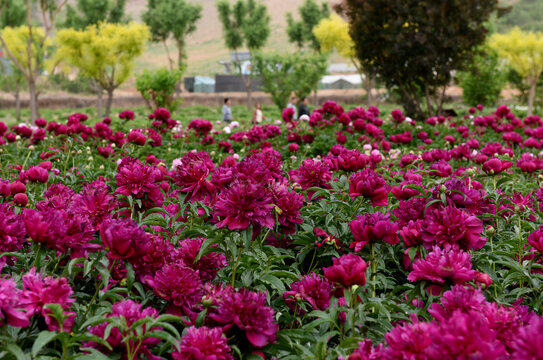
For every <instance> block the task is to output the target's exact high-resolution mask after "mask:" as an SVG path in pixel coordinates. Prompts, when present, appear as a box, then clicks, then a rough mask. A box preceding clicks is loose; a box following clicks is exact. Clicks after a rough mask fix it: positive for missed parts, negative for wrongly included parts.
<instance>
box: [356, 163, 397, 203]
mask: <svg viewBox="0 0 543 360" xmlns="http://www.w3.org/2000/svg"><path fill="white" fill-rule="evenodd" d="M388 191H389V190H388V186H387V184H386V182H385V179H383V177H382V176H381V175H379V174H378V173H376V172H375V171H373V170H371V169H365V170H362V171H359V172H357V173H355V174H353V175H351V177H350V178H349V194H350V195H351V198H355V197H357V196H363V197H366V198H369V199H370V200H371V204H372V205H373V206H387V205H388Z"/></svg>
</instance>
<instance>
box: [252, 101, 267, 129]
mask: <svg viewBox="0 0 543 360" xmlns="http://www.w3.org/2000/svg"><path fill="white" fill-rule="evenodd" d="M263 119H264V116H263V115H262V105H260V104H256V106H255V111H253V125H256V124H260V123H261V122H262V120H263Z"/></svg>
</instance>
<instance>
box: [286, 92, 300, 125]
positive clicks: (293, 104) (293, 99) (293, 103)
mask: <svg viewBox="0 0 543 360" xmlns="http://www.w3.org/2000/svg"><path fill="white" fill-rule="evenodd" d="M287 108H291V109H294V116H293V117H292V120H298V109H296V96H292V97H291V98H290V101H289V102H288V104H287Z"/></svg>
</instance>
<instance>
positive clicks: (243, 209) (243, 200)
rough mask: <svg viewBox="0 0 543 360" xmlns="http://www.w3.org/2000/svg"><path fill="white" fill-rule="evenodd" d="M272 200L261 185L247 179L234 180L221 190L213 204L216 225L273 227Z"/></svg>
mask: <svg viewBox="0 0 543 360" xmlns="http://www.w3.org/2000/svg"><path fill="white" fill-rule="evenodd" d="M273 209H274V207H273V200H272V198H271V196H270V195H269V193H268V192H267V191H266V189H265V188H264V187H263V186H262V185H258V184H254V183H250V182H248V181H243V182H235V183H234V184H232V185H231V186H230V188H228V189H225V190H223V191H222V192H221V193H220V194H219V196H218V197H217V201H216V202H215V204H214V206H213V210H214V216H215V217H216V218H218V219H219V222H218V223H217V227H219V228H222V227H225V226H228V228H229V229H230V230H243V229H246V228H248V227H249V226H250V225H253V226H264V227H268V228H270V229H271V228H273V226H274V225H275V217H274V215H273Z"/></svg>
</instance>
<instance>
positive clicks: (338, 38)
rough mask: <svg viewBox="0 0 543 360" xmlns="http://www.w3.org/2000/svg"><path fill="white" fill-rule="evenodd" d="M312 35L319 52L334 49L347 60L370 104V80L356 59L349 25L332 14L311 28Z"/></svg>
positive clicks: (371, 99)
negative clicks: (354, 69) (364, 90)
mask: <svg viewBox="0 0 543 360" xmlns="http://www.w3.org/2000/svg"><path fill="white" fill-rule="evenodd" d="M313 35H315V37H316V38H317V40H318V41H319V43H320V46H321V51H323V52H329V51H333V50H334V49H335V50H336V51H337V52H338V54H339V55H341V56H342V57H344V58H345V59H347V60H349V61H350V62H351V63H352V64H353V65H354V67H355V68H356V70H357V71H358V73H359V74H360V77H361V78H362V82H363V83H364V84H365V88H366V93H367V96H368V105H369V104H371V103H372V101H373V98H372V94H371V90H372V87H373V86H372V82H373V81H372V78H371V76H369V75H367V74H366V75H364V69H363V68H362V66H361V65H360V62H359V61H358V60H357V58H356V52H355V47H354V42H353V39H352V38H351V35H350V34H349V23H347V22H346V21H345V20H343V19H342V18H341V17H339V15H337V14H332V15H330V16H329V17H327V18H324V19H322V20H321V21H320V22H319V23H318V24H317V26H315V27H314V28H313Z"/></svg>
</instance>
